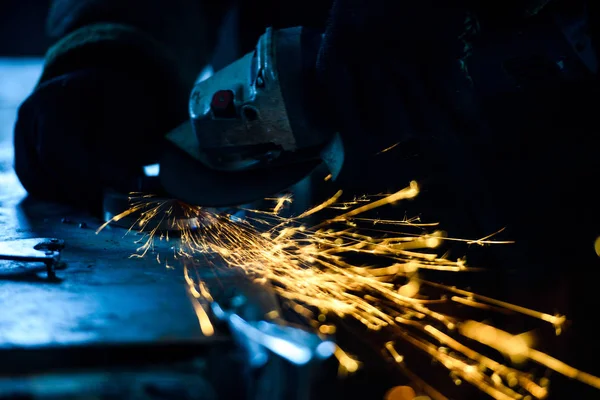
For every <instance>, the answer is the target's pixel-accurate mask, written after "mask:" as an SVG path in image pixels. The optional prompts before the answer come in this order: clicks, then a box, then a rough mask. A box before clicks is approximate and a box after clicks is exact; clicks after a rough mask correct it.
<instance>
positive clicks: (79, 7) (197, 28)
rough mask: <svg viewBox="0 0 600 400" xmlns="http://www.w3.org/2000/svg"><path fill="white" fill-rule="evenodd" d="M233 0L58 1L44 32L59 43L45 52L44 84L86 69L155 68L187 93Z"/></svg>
mask: <svg viewBox="0 0 600 400" xmlns="http://www.w3.org/2000/svg"><path fill="white" fill-rule="evenodd" d="M233 1H234V0H226V1H219V2H212V1H202V0H170V1H162V0H127V1H123V0H55V1H53V3H52V5H51V7H50V11H49V16H48V21H47V27H46V28H47V32H48V35H49V36H50V37H52V38H54V39H55V40H58V41H57V43H56V44H55V45H54V46H53V47H51V48H50V50H49V51H48V53H47V58H46V68H45V71H44V75H43V77H42V80H44V79H51V78H53V77H56V76H58V75H60V74H62V73H65V72H70V71H72V70H76V69H82V68H85V67H88V66H92V67H97V66H100V65H101V66H105V65H107V64H108V65H112V66H114V67H116V68H138V67H139V66H140V64H145V65H148V64H151V65H157V66H159V67H160V68H161V69H162V70H163V71H164V73H165V74H167V75H165V76H164V79H169V80H171V81H172V82H173V84H176V85H178V86H180V87H181V90H184V91H185V93H187V92H188V91H189V88H190V87H191V85H192V83H193V81H194V79H195V78H196V76H197V74H198V73H199V71H200V70H201V69H202V68H203V67H204V66H205V65H206V64H207V63H208V61H209V59H210V56H211V54H212V52H213V51H214V47H215V45H216V35H217V30H218V27H219V25H220V23H221V20H222V18H223V15H224V13H225V12H226V10H227V9H228V7H229V6H230V3H232V2H233ZM214 3H216V4H218V5H215V4H214Z"/></svg>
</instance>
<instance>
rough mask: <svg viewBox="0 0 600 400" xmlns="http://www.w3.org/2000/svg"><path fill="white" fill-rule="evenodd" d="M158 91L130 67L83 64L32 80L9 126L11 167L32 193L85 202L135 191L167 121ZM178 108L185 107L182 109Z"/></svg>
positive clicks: (154, 155) (155, 153)
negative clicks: (110, 192) (104, 193)
mask: <svg viewBox="0 0 600 400" xmlns="http://www.w3.org/2000/svg"><path fill="white" fill-rule="evenodd" d="M164 97H165V90H163V89H161V88H160V84H159V85H156V86H154V85H152V82H149V81H148V80H147V78H146V77H144V76H140V75H137V74H135V73H134V72H126V71H117V70H115V69H111V68H96V69H84V70H78V71H74V72H70V73H66V74H63V75H60V76H58V77H56V78H53V79H50V80H48V81H46V82H43V83H42V84H41V85H39V86H38V87H37V88H36V89H35V91H34V92H33V93H32V94H31V95H30V96H29V98H28V99H27V100H26V101H25V102H24V103H23V104H22V105H21V107H20V109H19V114H18V120H17V123H16V126H15V170H16V172H17V175H18V176H19V178H20V180H21V182H22V184H23V186H24V187H25V188H26V189H27V191H28V192H29V193H30V194H31V195H34V196H36V197H40V198H45V199H52V200H60V201H68V202H71V203H79V204H89V203H90V202H92V203H94V202H96V203H97V201H99V200H100V198H101V197H100V194H101V190H102V188H105V187H113V188H115V189H117V190H120V191H123V192H127V191H130V190H135V187H136V179H137V178H138V177H139V176H141V174H142V166H144V165H147V164H151V163H153V162H156V160H157V157H158V150H159V148H160V143H161V140H162V136H163V135H164V133H165V132H167V131H168V130H169V128H170V125H171V124H172V123H173V116H172V115H165V114H168V107H165V103H166V102H168V101H171V99H168V98H164ZM183 110H185V108H183Z"/></svg>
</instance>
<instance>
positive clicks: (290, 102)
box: [160, 27, 343, 206]
mask: <svg viewBox="0 0 600 400" xmlns="http://www.w3.org/2000/svg"><path fill="white" fill-rule="evenodd" d="M320 41H321V34H320V33H315V32H314V31H311V30H307V29H306V28H301V27H298V28H290V29H284V30H279V31H272V30H271V29H268V30H267V32H266V33H265V34H264V35H263V36H261V38H260V40H259V42H258V45H257V47H256V49H255V51H254V52H253V53H249V54H247V55H245V56H244V57H242V58H240V59H239V60H237V61H235V62H234V63H232V64H230V65H229V66H227V67H225V68H224V69H222V70H221V71H218V72H217V73H216V74H215V75H213V76H212V77H210V78H209V79H207V80H204V81H201V82H198V83H196V85H195V86H194V88H193V90H192V93H191V96H190V102H189V113H190V121H189V122H186V123H185V124H183V125H181V126H180V127H178V128H177V129H175V130H174V131H172V132H171V133H169V134H168V135H167V139H168V141H169V142H170V143H169V144H172V145H174V146H169V148H168V149H166V151H165V154H164V156H163V159H162V161H161V174H160V176H161V182H162V184H163V186H164V188H165V190H166V191H167V192H169V193H170V194H171V195H173V196H176V197H178V198H180V199H182V200H185V201H189V202H192V203H195V204H199V205H210V206H223V205H235V204H243V203H247V202H250V201H254V200H258V199H261V198H264V197H267V196H271V195H273V194H275V193H277V192H280V191H281V190H284V189H286V188H288V187H290V186H291V185H293V184H295V183H297V182H299V181H300V180H302V178H304V177H306V176H307V175H309V174H310V173H311V172H312V171H313V170H315V168H316V167H317V166H318V165H319V164H320V163H321V161H322V160H325V161H326V165H327V166H328V167H329V169H330V172H331V173H332V175H334V178H335V176H336V175H337V173H339V170H340V168H341V163H342V160H343V150H342V146H341V142H340V140H339V137H338V136H337V135H334V134H333V131H332V130H331V129H328V126H327V123H326V122H325V121H326V120H325V118H324V117H323V115H322V114H321V113H323V109H324V108H323V107H321V105H320V104H318V103H317V101H318V99H319V98H320V97H319V96H318V94H317V90H318V88H317V84H316V78H315V64H316V55H317V50H318V46H319V45H320Z"/></svg>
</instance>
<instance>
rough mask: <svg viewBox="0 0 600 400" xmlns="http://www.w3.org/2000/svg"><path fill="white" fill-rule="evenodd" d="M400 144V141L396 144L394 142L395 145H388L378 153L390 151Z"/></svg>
mask: <svg viewBox="0 0 600 400" xmlns="http://www.w3.org/2000/svg"><path fill="white" fill-rule="evenodd" d="M399 144H400V142H398V143H394V144H393V145H391V146H390V147H386V148H385V149H383V150H381V151H380V152H379V153H377V154H376V155H379V154H383V153H387V152H388V151H390V150H392V149H394V148H396V146H398V145H399Z"/></svg>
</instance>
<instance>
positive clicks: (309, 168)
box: [160, 123, 321, 207]
mask: <svg viewBox="0 0 600 400" xmlns="http://www.w3.org/2000/svg"><path fill="white" fill-rule="evenodd" d="M168 139H169V140H168V143H167V144H165V148H164V150H163V153H162V159H161V162H160V182H161V184H162V187H163V188H164V190H165V191H166V192H167V193H168V194H169V195H170V196H173V197H174V198H177V199H180V200H183V201H185V202H187V203H190V204H195V205H202V206H208V207H227V206H235V205H240V204H246V203H252V202H254V201H256V200H260V199H264V198H266V197H269V196H273V195H274V194H276V193H279V192H281V191H283V190H285V189H287V188H289V187H291V186H293V185H294V184H296V183H298V182H299V181H301V180H302V179H303V178H305V177H306V176H308V175H309V174H311V172H313V171H314V170H315V169H316V168H317V167H318V166H319V165H320V164H321V162H320V161H310V162H304V163H298V164H290V165H287V166H285V167H279V168H264V169H255V170H246V171H237V172H228V171H216V170H212V169H210V168H208V167H206V166H204V165H203V164H202V163H201V162H200V161H199V160H198V158H197V157H193V152H194V149H197V148H198V144H197V139H196V136H195V135H194V132H193V130H192V127H191V124H190V123H186V124H183V125H182V126H180V127H179V128H178V129H177V130H175V131H174V132H172V133H171V134H169V136H168ZM184 149H185V151H184Z"/></svg>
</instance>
